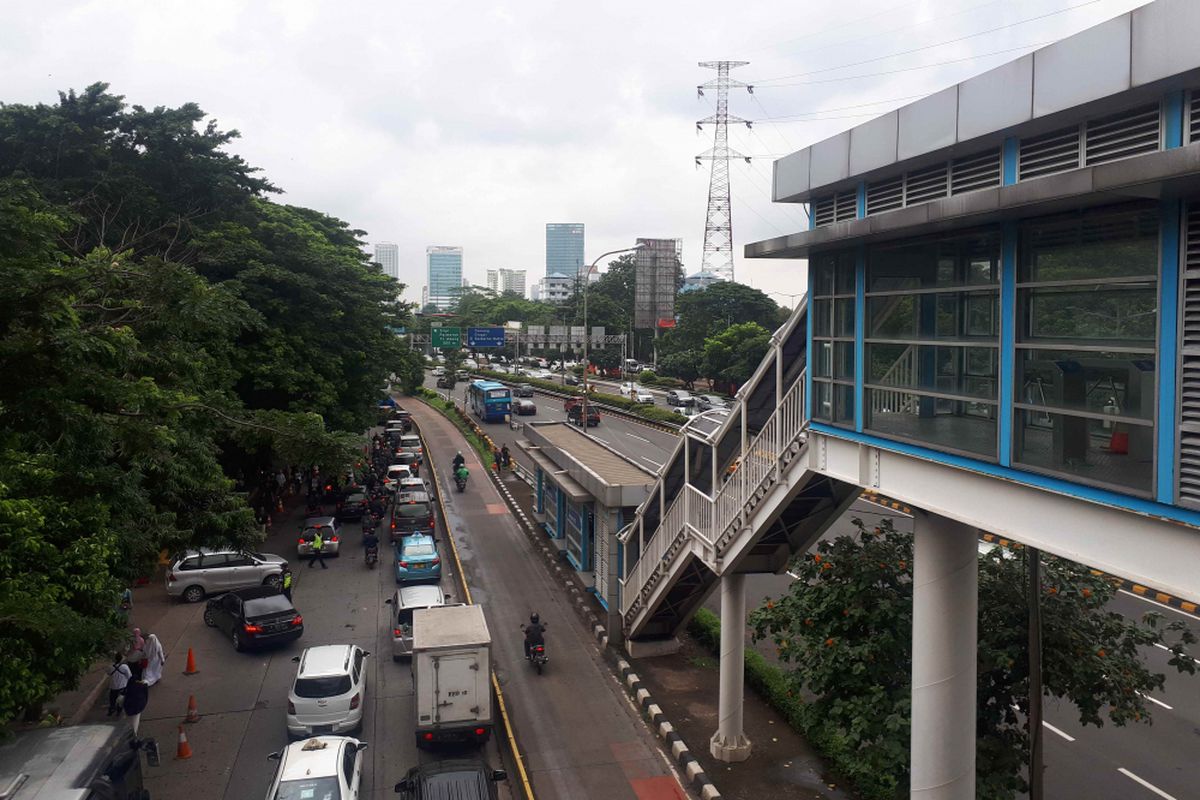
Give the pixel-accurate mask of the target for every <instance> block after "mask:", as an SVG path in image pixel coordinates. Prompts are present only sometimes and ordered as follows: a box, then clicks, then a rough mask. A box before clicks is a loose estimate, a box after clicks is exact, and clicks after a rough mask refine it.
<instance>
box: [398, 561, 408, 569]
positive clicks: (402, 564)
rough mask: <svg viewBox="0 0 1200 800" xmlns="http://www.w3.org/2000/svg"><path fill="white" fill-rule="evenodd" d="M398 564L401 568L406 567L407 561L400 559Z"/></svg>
mask: <svg viewBox="0 0 1200 800" xmlns="http://www.w3.org/2000/svg"><path fill="white" fill-rule="evenodd" d="M400 566H401V568H403V569H408V562H407V561H401V562H400Z"/></svg>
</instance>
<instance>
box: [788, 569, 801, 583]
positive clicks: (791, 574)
mask: <svg viewBox="0 0 1200 800" xmlns="http://www.w3.org/2000/svg"><path fill="white" fill-rule="evenodd" d="M787 574H788V577H789V578H791V579H792V580H794V581H798V580H800V576H799V575H797V574H796V573H794V572H792V571H791V570H790V569H789V570H788V571H787Z"/></svg>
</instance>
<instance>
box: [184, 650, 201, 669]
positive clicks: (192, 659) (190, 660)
mask: <svg viewBox="0 0 1200 800" xmlns="http://www.w3.org/2000/svg"><path fill="white" fill-rule="evenodd" d="M199 671H200V670H198V669H196V656H195V655H194V654H193V653H192V648H190V647H189V648H188V657H187V666H186V667H184V670H183V674H184V675H195V674H196V673H197V672H199Z"/></svg>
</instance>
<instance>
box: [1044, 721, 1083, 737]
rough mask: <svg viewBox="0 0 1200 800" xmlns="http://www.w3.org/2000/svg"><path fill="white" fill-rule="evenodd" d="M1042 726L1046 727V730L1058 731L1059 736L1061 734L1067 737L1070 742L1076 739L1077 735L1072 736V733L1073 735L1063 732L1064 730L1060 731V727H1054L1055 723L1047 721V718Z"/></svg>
mask: <svg viewBox="0 0 1200 800" xmlns="http://www.w3.org/2000/svg"><path fill="white" fill-rule="evenodd" d="M1042 727H1043V728H1045V729H1046V730H1049V731H1051V732H1053V733H1057V734H1058V735H1059V736H1061V737H1062V738H1064V739H1066V740H1067V741H1068V742H1073V741H1075V737H1074V736H1072V735H1071V734H1069V733H1065V732H1063V731H1060V730H1059V729H1058V728H1056V727H1054V726H1053V725H1051V724H1050V723H1049V722H1046V720H1042Z"/></svg>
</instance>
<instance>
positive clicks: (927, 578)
mask: <svg viewBox="0 0 1200 800" xmlns="http://www.w3.org/2000/svg"><path fill="white" fill-rule="evenodd" d="M913 536H914V553H913V621H912V637H913V648H912V651H913V657H912V744H911V748H912V749H911V762H912V782H911V785H910V790H909V796H910V797H912V798H914V800H916V798H920V799H921V800H974V797H975V682H976V677H975V654H976V650H977V644H978V643H977V633H978V606H979V596H978V589H979V553H978V550H977V547H978V537H977V532H976V530H975V529H974V528H971V527H968V526H966V525H962V524H961V523H958V522H954V521H953V520H949V519H946V518H945V517H939V516H935V515H932V514H927V513H925V512H922V511H917V512H916V513H915V514H913Z"/></svg>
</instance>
